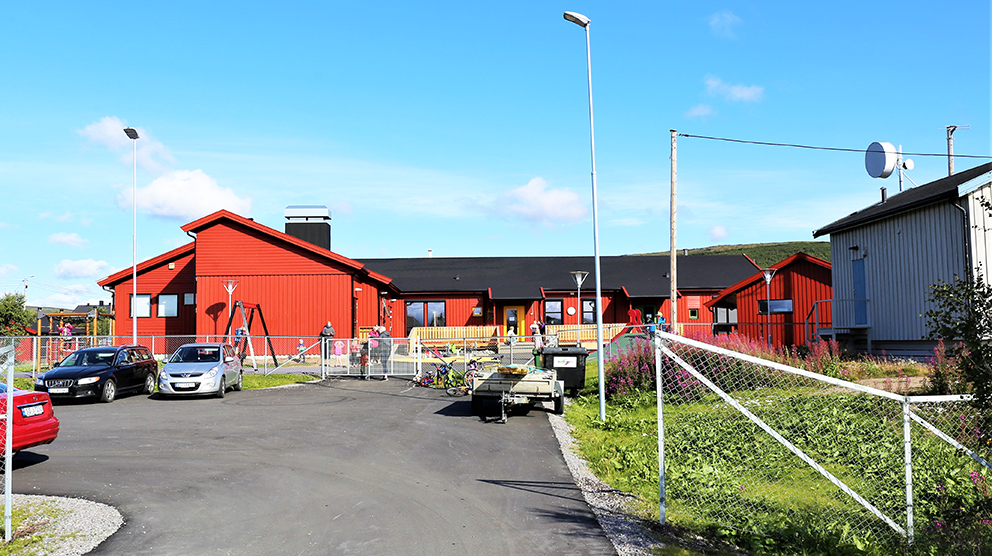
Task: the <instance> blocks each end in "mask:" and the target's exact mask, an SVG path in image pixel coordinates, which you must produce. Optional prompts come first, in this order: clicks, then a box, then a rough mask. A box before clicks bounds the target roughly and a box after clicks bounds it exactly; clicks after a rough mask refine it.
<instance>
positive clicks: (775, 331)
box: [706, 253, 832, 347]
mask: <svg viewBox="0 0 992 556" xmlns="http://www.w3.org/2000/svg"><path fill="white" fill-rule="evenodd" d="M771 268H774V269H776V271H775V274H774V276H773V277H772V281H771V283H770V284H768V289H767V291H766V288H765V285H766V284H765V278H764V275H763V274H762V273H761V272H760V271H759V272H757V273H755V274H753V275H751V276H749V277H747V278H745V279H744V280H741V281H740V282H738V283H736V284H734V285H732V286H730V287H728V288H726V289H725V290H723V291H722V292H720V293H719V294H718V295H717V296H716V297H714V298H713V299H711V300H709V301H707V302H706V307H708V308H709V309H710V310H711V311H713V312H714V313H716V314H717V319H716V320H717V323H718V324H717V330H718V331H719V332H730V331H736V332H738V333H740V334H744V335H745V336H748V337H750V338H767V337H768V334H769V332H768V331H769V330H771V339H772V344H773V345H775V346H776V347H782V346H792V345H805V344H806V343H807V342H808V341H809V338H808V337H807V331H808V330H807V317H808V316H809V315H810V313H811V311H812V309H813V304H814V303H816V302H817V301H819V300H821V299H830V294H831V291H832V287H831V278H830V263H828V262H826V261H824V260H822V259H819V258H817V257H814V256H812V255H807V254H806V253H796V254H795V255H793V256H791V257H789V258H787V259H785V260H783V261H781V262H779V263H777V264H774V265H772V267H771ZM769 297H770V302H769ZM769 306H770V308H771V314H770V315H769V314H768V313H767V312H766V310H767V307H769ZM819 310H820V311H821V313H820V320H821V322H830V314H829V311H830V305H829V303H827V304H821V306H820V309H819ZM720 315H724V316H723V317H721V316H720ZM769 320H770V321H771V323H770V329H769V325H768V321H769ZM809 332H813V331H812V330H809Z"/></svg>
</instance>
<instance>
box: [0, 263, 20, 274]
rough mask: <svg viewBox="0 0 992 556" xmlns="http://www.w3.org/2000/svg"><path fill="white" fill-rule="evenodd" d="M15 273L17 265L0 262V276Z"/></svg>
mask: <svg viewBox="0 0 992 556" xmlns="http://www.w3.org/2000/svg"><path fill="white" fill-rule="evenodd" d="M16 273H17V267H16V266H14V265H12V264H10V263H0V276H8V275H13V274H16Z"/></svg>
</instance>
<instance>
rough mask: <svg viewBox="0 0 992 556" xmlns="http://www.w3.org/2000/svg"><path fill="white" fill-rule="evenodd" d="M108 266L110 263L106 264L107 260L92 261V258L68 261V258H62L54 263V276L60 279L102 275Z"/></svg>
mask: <svg viewBox="0 0 992 556" xmlns="http://www.w3.org/2000/svg"><path fill="white" fill-rule="evenodd" d="M108 266H110V265H109V264H107V261H94V260H93V259H83V260H81V261H70V260H69V259H62V261H61V262H59V264H57V265H55V276H56V277H58V278H60V279H62V280H73V279H76V278H90V277H93V276H103V275H104V274H105V272H106V270H107V267H108Z"/></svg>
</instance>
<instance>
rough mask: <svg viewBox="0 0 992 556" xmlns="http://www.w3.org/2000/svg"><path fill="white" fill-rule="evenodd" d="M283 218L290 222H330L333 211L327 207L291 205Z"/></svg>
mask: <svg viewBox="0 0 992 556" xmlns="http://www.w3.org/2000/svg"><path fill="white" fill-rule="evenodd" d="M283 216H285V217H286V220H290V221H303V222H306V221H309V220H330V219H331V211H330V210H328V209H327V207H326V206H325V205H289V206H288V207H286V210H285V211H284V212H283Z"/></svg>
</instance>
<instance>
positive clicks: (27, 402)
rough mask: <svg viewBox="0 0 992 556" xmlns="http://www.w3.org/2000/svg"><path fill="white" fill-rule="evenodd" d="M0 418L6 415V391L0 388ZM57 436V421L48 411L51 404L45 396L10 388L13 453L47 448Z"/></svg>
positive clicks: (0, 440)
mask: <svg viewBox="0 0 992 556" xmlns="http://www.w3.org/2000/svg"><path fill="white" fill-rule="evenodd" d="M0 414H2V415H6V414H7V387H6V386H5V385H3V384H0ZM0 431H2V432H3V435H0V455H3V453H4V445H5V443H6V436H5V435H6V431H3V429H2V421H0ZM58 435H59V420H58V419H57V418H56V417H55V413H54V412H53V411H52V400H51V398H49V397H48V394H47V393H45V392H32V391H30V390H20V389H18V388H14V438H13V449H14V453H15V454H16V453H17V452H20V451H21V450H25V449H27V448H31V447H32V446H40V445H42V444H51V443H52V441H53V440H55V438H56V437H57V436H58Z"/></svg>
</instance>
